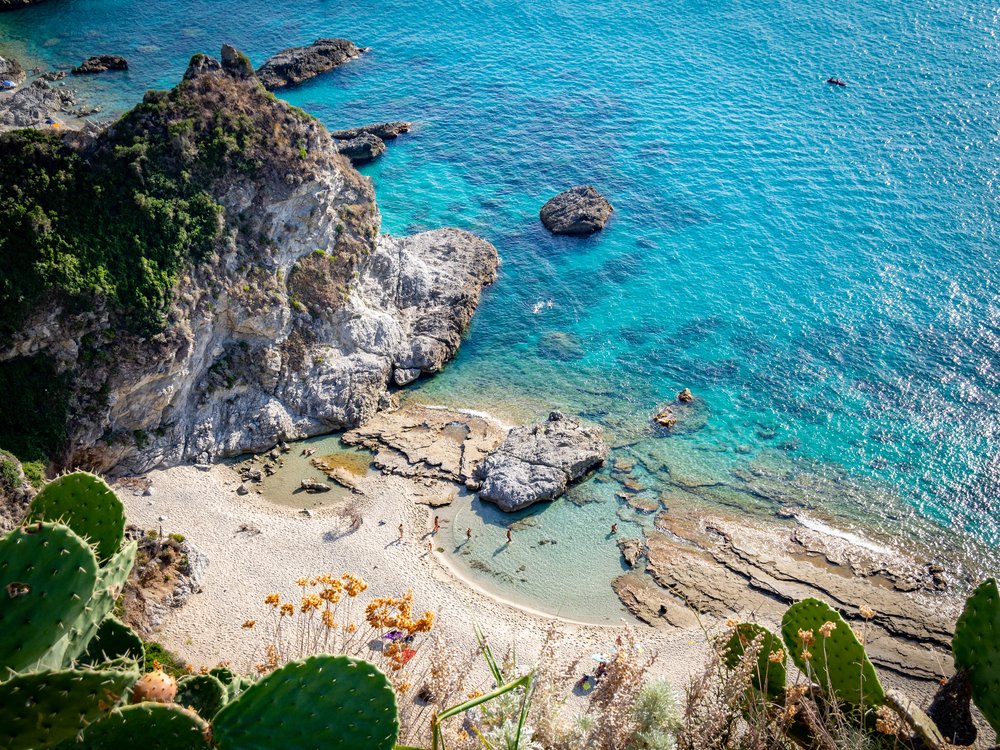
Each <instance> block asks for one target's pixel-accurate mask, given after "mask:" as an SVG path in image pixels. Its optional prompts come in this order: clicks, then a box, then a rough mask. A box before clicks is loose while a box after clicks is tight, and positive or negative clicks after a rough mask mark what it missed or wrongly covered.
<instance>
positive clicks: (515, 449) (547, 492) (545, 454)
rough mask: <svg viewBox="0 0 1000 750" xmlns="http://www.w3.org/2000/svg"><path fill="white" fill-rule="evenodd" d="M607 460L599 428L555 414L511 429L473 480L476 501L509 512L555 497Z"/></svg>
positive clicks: (480, 465) (604, 443) (481, 465)
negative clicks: (479, 499)
mask: <svg viewBox="0 0 1000 750" xmlns="http://www.w3.org/2000/svg"><path fill="white" fill-rule="evenodd" d="M607 457H608V445H607V443H606V442H605V441H604V437H603V435H602V433H601V429H600V428H599V427H594V426H589V425H584V424H582V423H581V422H579V421H578V420H576V419H572V418H570V417H564V416H563V415H562V414H560V413H559V412H553V413H552V414H551V415H550V416H549V419H548V421H546V422H543V423H542V424H537V425H532V426H529V427H515V428H514V429H512V430H511V431H510V432H509V433H508V435H507V437H506V439H505V440H504V441H503V443H501V444H500V447H499V448H497V449H496V450H495V451H494V452H493V453H491V454H490V455H489V456H487V457H486V459H484V460H483V462H482V463H480V464H479V466H477V467H476V470H475V474H474V478H475V480H476V481H477V482H479V483H480V485H481V486H480V490H479V496H480V498H482V499H483V500H488V501H489V502H491V503H496V504H497V505H498V506H499V507H500V509H501V510H505V511H508V512H510V511H515V510H520V509H521V508H527V507H528V506H529V505H533V504H534V503H537V502H542V501H544V500H553V499H555V498H557V497H559V496H560V495H561V494H563V493H564V492H565V491H566V488H567V487H568V486H569V484H570V483H571V482H575V481H577V480H579V479H581V478H582V477H583V476H584V475H586V473H587V472H588V471H590V470H591V469H593V468H595V467H597V466H599V465H601V464H602V463H604V461H605V460H606V459H607Z"/></svg>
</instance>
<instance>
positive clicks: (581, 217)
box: [539, 185, 614, 234]
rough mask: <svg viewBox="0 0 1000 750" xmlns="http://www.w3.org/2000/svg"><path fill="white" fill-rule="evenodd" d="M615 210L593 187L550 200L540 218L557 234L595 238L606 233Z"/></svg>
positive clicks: (581, 186)
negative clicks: (591, 235) (597, 234)
mask: <svg viewBox="0 0 1000 750" xmlns="http://www.w3.org/2000/svg"><path fill="white" fill-rule="evenodd" d="M612 211H614V208H613V207H612V206H611V204H610V203H608V200H607V199H606V198H605V197H604V196H603V195H601V194H600V193H599V192H597V189H596V188H594V187H592V186H590V185H579V186H577V187H574V188H570V189H569V190H566V191H565V192H562V193H559V195H557V196H555V197H554V198H550V199H549V201H548V202H546V204H545V205H544V206H542V210H541V211H540V212H539V218H540V219H541V220H542V224H544V225H545V228H546V229H548V230H549V231H550V232H552V233H553V234H593V233H594V232H596V231H598V230H599V229H604V225H605V224H607V223H608V219H609V218H610V217H611V213H612Z"/></svg>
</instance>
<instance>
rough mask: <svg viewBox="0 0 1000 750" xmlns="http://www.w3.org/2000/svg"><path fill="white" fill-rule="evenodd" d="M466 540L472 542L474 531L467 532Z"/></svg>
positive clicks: (468, 530) (467, 530)
mask: <svg viewBox="0 0 1000 750" xmlns="http://www.w3.org/2000/svg"><path fill="white" fill-rule="evenodd" d="M465 538H466V539H467V540H468V541H470V542H471V541H472V529H466V530H465Z"/></svg>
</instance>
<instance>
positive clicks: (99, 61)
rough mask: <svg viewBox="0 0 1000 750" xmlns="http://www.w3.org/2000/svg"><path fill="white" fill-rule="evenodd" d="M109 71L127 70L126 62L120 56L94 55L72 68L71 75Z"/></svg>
mask: <svg viewBox="0 0 1000 750" xmlns="http://www.w3.org/2000/svg"><path fill="white" fill-rule="evenodd" d="M109 70H128V61H127V60H126V59H125V58H124V57H122V56H121V55H95V56H94V57H90V58H87V59H86V60H84V62H83V63H81V64H80V65H78V66H77V67H75V68H73V75H75V76H83V75H93V74H95V73H107V72H108V71H109Z"/></svg>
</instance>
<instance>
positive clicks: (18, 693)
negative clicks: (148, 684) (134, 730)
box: [0, 668, 139, 750]
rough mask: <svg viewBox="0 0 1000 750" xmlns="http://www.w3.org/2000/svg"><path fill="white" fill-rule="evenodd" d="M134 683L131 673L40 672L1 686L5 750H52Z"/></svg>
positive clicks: (136, 673)
mask: <svg viewBox="0 0 1000 750" xmlns="http://www.w3.org/2000/svg"><path fill="white" fill-rule="evenodd" d="M138 677H139V670H138V668H133V669H130V670H119V669H111V670H100V671H98V670H87V669H78V670H69V669H66V670H45V671H40V672H26V673H24V674H18V675H14V676H13V677H11V678H10V679H9V680H6V681H5V682H0V727H3V730H2V734H3V735H5V736H6V737H8V738H9V739H7V740H6V741H4V740H0V745H2V747H3V748H4V750H32V749H33V748H34V749H35V750H37V748H45V747H53V746H55V745H57V744H59V743H60V742H63V741H66V740H71V739H72V738H73V737H75V736H76V735H77V734H78V733H79V732H80V731H81V730H82V729H83V728H84V726H86V725H87V724H89V723H91V722H94V721H97V720H98V719H100V718H101V717H102V716H104V715H105V714H107V713H108V712H109V711H111V709H112V708H114V707H115V706H116V705H117V704H118V703H119V702H120V701H121V699H122V696H124V694H125V693H126V692H128V689H129V687H130V686H131V685H132V683H133V682H135V680H136V679H137V678H138Z"/></svg>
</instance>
